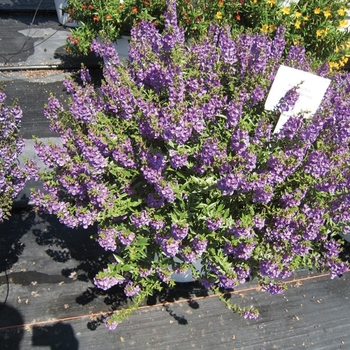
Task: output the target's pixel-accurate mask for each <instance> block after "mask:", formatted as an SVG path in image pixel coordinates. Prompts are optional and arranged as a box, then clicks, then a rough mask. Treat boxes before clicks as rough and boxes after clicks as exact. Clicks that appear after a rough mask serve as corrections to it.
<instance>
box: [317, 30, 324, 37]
mask: <svg viewBox="0 0 350 350" xmlns="http://www.w3.org/2000/svg"><path fill="white" fill-rule="evenodd" d="M323 32H324V30H323V29H317V30H316V38H317V39H318V38H320V37H322V35H323Z"/></svg>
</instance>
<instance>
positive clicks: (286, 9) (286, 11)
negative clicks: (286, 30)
mask: <svg viewBox="0 0 350 350" xmlns="http://www.w3.org/2000/svg"><path fill="white" fill-rule="evenodd" d="M281 12H282V13H283V14H284V15H289V14H290V7H283V9H282V10H281Z"/></svg>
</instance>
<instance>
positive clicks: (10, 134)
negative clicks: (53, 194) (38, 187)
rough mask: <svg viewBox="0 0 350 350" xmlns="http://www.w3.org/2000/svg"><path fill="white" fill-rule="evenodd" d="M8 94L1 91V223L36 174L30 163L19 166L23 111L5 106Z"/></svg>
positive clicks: (7, 216) (21, 146)
mask: <svg viewBox="0 0 350 350" xmlns="http://www.w3.org/2000/svg"><path fill="white" fill-rule="evenodd" d="M5 100H6V94H5V92H4V91H3V90H0V222H2V221H3V220H4V219H8V218H9V216H10V213H11V209H12V202H13V199H14V198H15V197H16V196H17V195H18V193H19V192H20V191H21V190H22V189H23V187H24V185H25V183H26V181H27V179H28V176H29V174H30V176H33V175H34V174H35V172H34V170H35V169H34V168H33V166H32V170H31V167H30V163H28V167H27V168H25V167H24V166H23V167H22V166H21V165H20V164H19V156H20V155H21V153H22V151H23V148H24V140H23V139H22V138H21V137H20V134H19V131H20V124H21V118H22V110H21V109H20V108H19V107H18V106H17V105H16V104H14V105H13V106H10V107H9V106H7V105H6V104H5Z"/></svg>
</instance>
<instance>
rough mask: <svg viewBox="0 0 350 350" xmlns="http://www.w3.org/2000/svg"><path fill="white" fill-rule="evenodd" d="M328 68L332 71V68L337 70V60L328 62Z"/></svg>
mask: <svg viewBox="0 0 350 350" xmlns="http://www.w3.org/2000/svg"><path fill="white" fill-rule="evenodd" d="M329 69H330V71H333V70H334V69H336V70H338V69H339V63H337V62H329Z"/></svg>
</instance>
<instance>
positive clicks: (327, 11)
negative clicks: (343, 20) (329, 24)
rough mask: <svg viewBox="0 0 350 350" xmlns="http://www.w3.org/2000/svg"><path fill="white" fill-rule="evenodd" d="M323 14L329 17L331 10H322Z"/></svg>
mask: <svg viewBox="0 0 350 350" xmlns="http://www.w3.org/2000/svg"><path fill="white" fill-rule="evenodd" d="M323 15H324V16H325V17H326V18H328V17H331V16H332V13H331V11H329V10H325V11H323Z"/></svg>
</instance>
